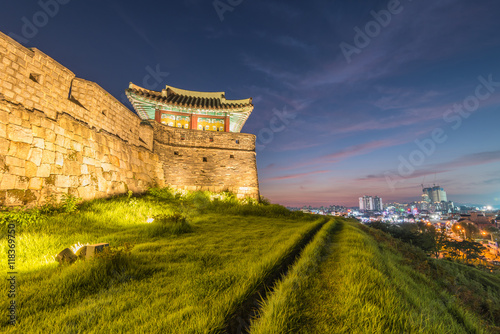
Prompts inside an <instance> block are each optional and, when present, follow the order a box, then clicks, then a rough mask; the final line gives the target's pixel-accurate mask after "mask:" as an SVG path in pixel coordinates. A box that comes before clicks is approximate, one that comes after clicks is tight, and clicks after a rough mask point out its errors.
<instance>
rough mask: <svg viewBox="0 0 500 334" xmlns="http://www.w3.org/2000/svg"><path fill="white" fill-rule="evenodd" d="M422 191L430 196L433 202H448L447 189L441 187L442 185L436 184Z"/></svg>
mask: <svg viewBox="0 0 500 334" xmlns="http://www.w3.org/2000/svg"><path fill="white" fill-rule="evenodd" d="M422 191H423V193H424V195H427V196H429V199H430V201H431V203H441V202H448V199H447V197H446V191H444V189H443V188H441V187H440V186H434V187H432V188H424V189H423V190H422Z"/></svg>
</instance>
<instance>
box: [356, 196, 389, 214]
mask: <svg viewBox="0 0 500 334" xmlns="http://www.w3.org/2000/svg"><path fill="white" fill-rule="evenodd" d="M359 209H360V210H362V211H382V210H383V209H384V204H383V203H382V198H381V197H378V196H375V197H373V196H363V197H360V198H359Z"/></svg>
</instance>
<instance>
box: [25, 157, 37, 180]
mask: <svg viewBox="0 0 500 334" xmlns="http://www.w3.org/2000/svg"><path fill="white" fill-rule="evenodd" d="M37 172H38V167H37V165H35V164H34V163H33V162H31V161H26V166H25V173H26V177H34V176H36V175H37Z"/></svg>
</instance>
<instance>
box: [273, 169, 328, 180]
mask: <svg viewBox="0 0 500 334" xmlns="http://www.w3.org/2000/svg"><path fill="white" fill-rule="evenodd" d="M328 172H330V171H329V170H318V171H314V172H307V173H299V174H290V175H285V176H276V177H271V178H268V179H265V180H263V181H279V180H288V179H296V178H301V177H305V176H309V175H314V174H322V173H328Z"/></svg>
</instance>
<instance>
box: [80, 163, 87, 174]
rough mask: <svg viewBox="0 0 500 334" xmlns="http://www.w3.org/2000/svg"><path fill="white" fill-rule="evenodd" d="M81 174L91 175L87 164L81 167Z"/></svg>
mask: <svg viewBox="0 0 500 334" xmlns="http://www.w3.org/2000/svg"><path fill="white" fill-rule="evenodd" d="M80 174H84V175H86V174H89V168H88V166H87V165H85V164H82V165H80Z"/></svg>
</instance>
